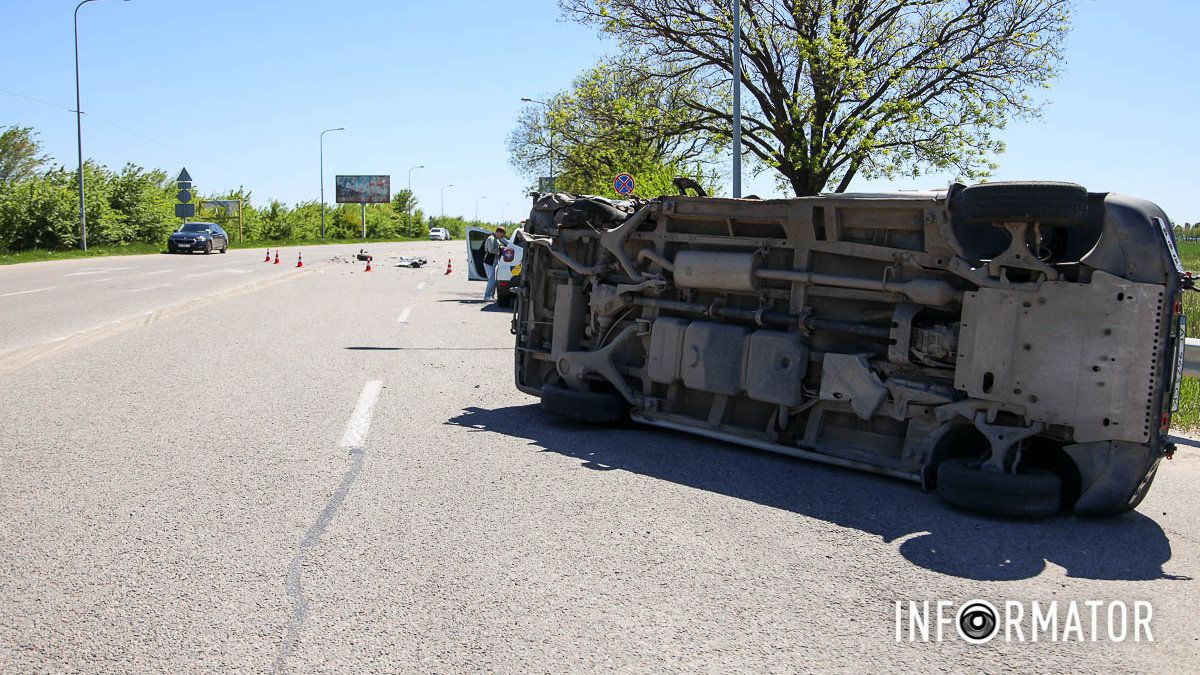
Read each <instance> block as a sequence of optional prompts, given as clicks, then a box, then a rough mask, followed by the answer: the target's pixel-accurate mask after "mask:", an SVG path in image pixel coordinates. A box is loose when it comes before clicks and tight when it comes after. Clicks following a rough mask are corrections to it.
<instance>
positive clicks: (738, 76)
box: [733, 0, 742, 199]
mask: <svg viewBox="0 0 1200 675" xmlns="http://www.w3.org/2000/svg"><path fill="white" fill-rule="evenodd" d="M733 196H734V198H735V199H737V198H740V197H741V196H742V3H741V0H733Z"/></svg>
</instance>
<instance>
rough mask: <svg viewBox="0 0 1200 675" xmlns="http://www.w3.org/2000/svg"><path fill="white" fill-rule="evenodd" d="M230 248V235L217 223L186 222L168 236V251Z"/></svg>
mask: <svg viewBox="0 0 1200 675" xmlns="http://www.w3.org/2000/svg"><path fill="white" fill-rule="evenodd" d="M214 250H216V251H220V252H221V253H224V252H225V251H227V250H229V235H228V234H225V230H223V229H221V226H220V225H217V224H216V223H184V224H183V226H182V227H180V228H179V229H178V230H175V231H174V232H172V233H171V236H170V237H168V238H167V253H191V252H193V251H204V253H205V254H206V255H207V254H209V253H212V252H213V251H214Z"/></svg>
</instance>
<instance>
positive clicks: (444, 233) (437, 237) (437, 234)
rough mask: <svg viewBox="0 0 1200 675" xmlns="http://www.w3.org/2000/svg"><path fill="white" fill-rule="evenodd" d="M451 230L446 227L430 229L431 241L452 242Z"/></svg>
mask: <svg viewBox="0 0 1200 675" xmlns="http://www.w3.org/2000/svg"><path fill="white" fill-rule="evenodd" d="M450 239H451V237H450V230H447V229H446V228H444V227H431V228H429V241H450Z"/></svg>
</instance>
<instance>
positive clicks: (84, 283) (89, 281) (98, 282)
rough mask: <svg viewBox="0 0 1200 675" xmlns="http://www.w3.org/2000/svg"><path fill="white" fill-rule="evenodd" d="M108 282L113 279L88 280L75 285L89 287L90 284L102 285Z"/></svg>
mask: <svg viewBox="0 0 1200 675" xmlns="http://www.w3.org/2000/svg"><path fill="white" fill-rule="evenodd" d="M106 281H112V277H105V278H103V279H88V280H87V281H81V282H79V283H77V284H75V285H76V286H87V285H88V284H102V283H104V282H106Z"/></svg>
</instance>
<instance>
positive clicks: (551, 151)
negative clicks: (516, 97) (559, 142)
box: [521, 98, 558, 192]
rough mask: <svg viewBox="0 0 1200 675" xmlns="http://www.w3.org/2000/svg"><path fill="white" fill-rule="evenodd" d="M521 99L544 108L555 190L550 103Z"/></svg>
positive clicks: (556, 187) (551, 175) (555, 188)
mask: <svg viewBox="0 0 1200 675" xmlns="http://www.w3.org/2000/svg"><path fill="white" fill-rule="evenodd" d="M521 101H523V102H524V103H537V104H538V105H541V106H545V108H546V137H547V142H548V143H549V144H550V183H551V185H553V188H552V189H553V190H554V191H555V192H557V191H558V185H554V183H556V181H555V180H554V125H553V124H551V121H550V104H549V103H547V102H545V101H539V100H537V99H533V98H522V99H521Z"/></svg>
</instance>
